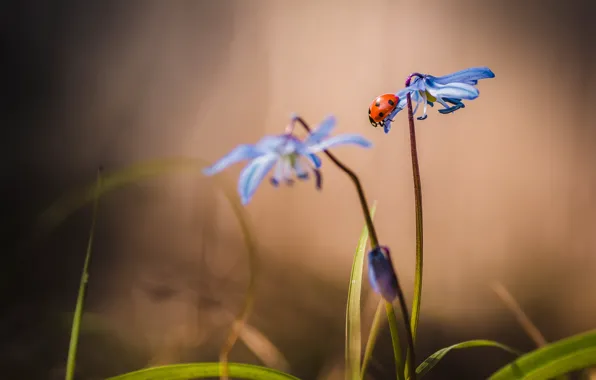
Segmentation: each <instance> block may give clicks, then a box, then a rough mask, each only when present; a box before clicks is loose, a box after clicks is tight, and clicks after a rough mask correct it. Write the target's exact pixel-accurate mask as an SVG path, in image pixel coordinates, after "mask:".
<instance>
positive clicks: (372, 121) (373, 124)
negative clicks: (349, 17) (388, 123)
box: [368, 110, 379, 128]
mask: <svg viewBox="0 0 596 380" xmlns="http://www.w3.org/2000/svg"><path fill="white" fill-rule="evenodd" d="M369 112H370V110H369ZM368 121H370V125H372V126H373V127H375V128H376V127H377V126H378V125H379V124H378V123H377V122H376V121H374V120H373V118H372V117H370V116H368Z"/></svg>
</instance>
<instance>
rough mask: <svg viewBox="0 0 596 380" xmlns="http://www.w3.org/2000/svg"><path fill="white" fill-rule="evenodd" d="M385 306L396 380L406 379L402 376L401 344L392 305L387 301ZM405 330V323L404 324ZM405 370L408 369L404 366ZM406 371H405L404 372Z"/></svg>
mask: <svg viewBox="0 0 596 380" xmlns="http://www.w3.org/2000/svg"><path fill="white" fill-rule="evenodd" d="M383 303H384V304H385V312H386V314H387V321H388V323H389V332H390V333H391V344H392V345H393V360H394V361H395V372H396V373H397V380H402V379H407V377H406V376H405V375H404V372H403V371H404V362H403V361H402V358H401V343H400V341H399V326H398V325H397V316H396V315H395V310H393V305H392V304H391V303H389V302H387V301H383ZM406 328H407V323H406ZM405 368H408V366H407V365H406V366H405ZM406 371H407V370H406Z"/></svg>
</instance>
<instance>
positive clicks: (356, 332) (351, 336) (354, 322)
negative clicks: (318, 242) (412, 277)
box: [346, 202, 377, 380]
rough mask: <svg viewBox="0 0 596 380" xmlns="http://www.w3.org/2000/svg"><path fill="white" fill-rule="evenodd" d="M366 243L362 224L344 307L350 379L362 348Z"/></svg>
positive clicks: (355, 372) (357, 372)
mask: <svg viewBox="0 0 596 380" xmlns="http://www.w3.org/2000/svg"><path fill="white" fill-rule="evenodd" d="M376 208H377V203H376V202H373V205H372V208H371V210H370V217H371V218H374V216H375V210H376ZM367 244H368V228H367V227H366V225H364V227H363V228H362V233H361V234H360V239H359V240H358V247H357V248H356V253H355V254H354V261H353V263H352V273H351V274H350V284H349V287H348V302H347V307H346V373H347V374H349V375H350V378H351V379H352V380H359V379H360V353H361V350H362V337H361V331H360V328H361V326H360V296H361V294H362V271H363V266H364V256H366V247H367Z"/></svg>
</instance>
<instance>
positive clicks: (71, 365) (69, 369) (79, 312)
mask: <svg viewBox="0 0 596 380" xmlns="http://www.w3.org/2000/svg"><path fill="white" fill-rule="evenodd" d="M101 172H102V169H101V168H99V170H98V171H97V183H96V187H95V191H96V194H97V198H95V202H94V203H93V214H92V219H91V231H90V232H89V240H88V242H87V253H86V254H85V263H84V264H83V273H82V275H81V282H80V284H79V294H78V296H77V304H76V307H75V312H74V315H73V320H72V328H71V333H70V343H69V346H68V357H67V359H66V376H65V379H66V380H72V379H74V375H75V365H76V356H77V348H78V345H79V334H80V330H81V319H82V318H83V304H84V303H85V290H86V288H87V281H88V279H89V262H90V261H91V250H92V247H93V238H94V236H95V225H96V221H97V205H98V203H99V194H100V190H101V180H102V178H101Z"/></svg>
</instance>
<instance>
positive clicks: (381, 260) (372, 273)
mask: <svg viewBox="0 0 596 380" xmlns="http://www.w3.org/2000/svg"><path fill="white" fill-rule="evenodd" d="M389 254H390V253H389V248H387V247H382V246H379V247H377V248H374V249H373V250H371V251H370V252H369V253H368V280H369V281H370V284H371V286H372V288H373V290H374V291H375V292H377V293H379V294H380V295H381V296H382V297H383V298H384V299H385V300H386V301H388V302H392V301H393V300H394V299H395V298H396V297H397V295H398V290H397V289H398V288H397V277H396V276H395V270H394V269H393V264H392V263H391V256H389Z"/></svg>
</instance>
